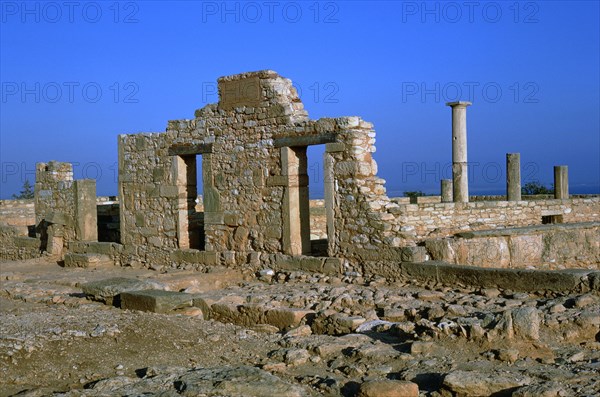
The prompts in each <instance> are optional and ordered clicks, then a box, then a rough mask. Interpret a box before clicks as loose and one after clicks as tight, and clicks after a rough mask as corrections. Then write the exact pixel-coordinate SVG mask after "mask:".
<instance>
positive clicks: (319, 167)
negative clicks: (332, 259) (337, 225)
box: [281, 145, 333, 256]
mask: <svg viewBox="0 0 600 397" xmlns="http://www.w3.org/2000/svg"><path fill="white" fill-rule="evenodd" d="M309 153H310V159H311V162H309ZM326 156H327V154H326V153H325V145H313V146H297V147H282V148H281V159H282V165H283V173H284V175H285V176H287V186H286V190H285V197H284V203H285V207H284V234H283V247H284V252H285V253H286V254H289V255H311V256H327V254H328V251H329V247H328V242H329V239H330V238H331V236H333V220H332V218H333V211H332V208H333V205H332V199H333V194H332V192H331V191H330V190H331V189H330V187H331V186H329V185H331V183H328V181H327V179H328V178H329V179H331V176H330V175H329V174H330V173H331V172H329V171H328V170H329V168H331V169H332V162H331V161H327V160H326V159H327V157H326ZM329 157H331V156H329ZM324 163H326V164H325V165H326V166H325V167H324ZM330 182H331V180H330ZM328 193H329V194H328Z"/></svg>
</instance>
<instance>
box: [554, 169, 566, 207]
mask: <svg viewBox="0 0 600 397" xmlns="http://www.w3.org/2000/svg"><path fill="white" fill-rule="evenodd" d="M554 198H556V199H568V198H569V168H568V167H567V166H566V165H555V166H554Z"/></svg>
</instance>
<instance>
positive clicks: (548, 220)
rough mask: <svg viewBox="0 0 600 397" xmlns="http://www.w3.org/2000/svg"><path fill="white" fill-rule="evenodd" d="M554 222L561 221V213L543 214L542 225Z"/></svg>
mask: <svg viewBox="0 0 600 397" xmlns="http://www.w3.org/2000/svg"><path fill="white" fill-rule="evenodd" d="M555 223H563V216H562V215H543V216H542V225H551V224H555Z"/></svg>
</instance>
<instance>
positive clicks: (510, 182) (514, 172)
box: [506, 153, 521, 201]
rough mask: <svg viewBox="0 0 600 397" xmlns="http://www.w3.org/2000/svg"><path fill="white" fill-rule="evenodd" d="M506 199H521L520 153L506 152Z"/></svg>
mask: <svg viewBox="0 0 600 397" xmlns="http://www.w3.org/2000/svg"><path fill="white" fill-rule="evenodd" d="M506 199H507V200H508V201H520V200H521V154H519V153H506Z"/></svg>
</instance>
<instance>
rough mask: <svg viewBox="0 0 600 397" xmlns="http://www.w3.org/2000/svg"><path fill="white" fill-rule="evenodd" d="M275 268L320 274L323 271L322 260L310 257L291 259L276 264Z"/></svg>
mask: <svg viewBox="0 0 600 397" xmlns="http://www.w3.org/2000/svg"><path fill="white" fill-rule="evenodd" d="M276 267H278V268H279V269H282V270H304V271H309V272H321V271H322V270H323V259H322V258H315V257H310V256H305V257H292V258H289V259H284V260H282V261H279V262H277V263H276Z"/></svg>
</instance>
